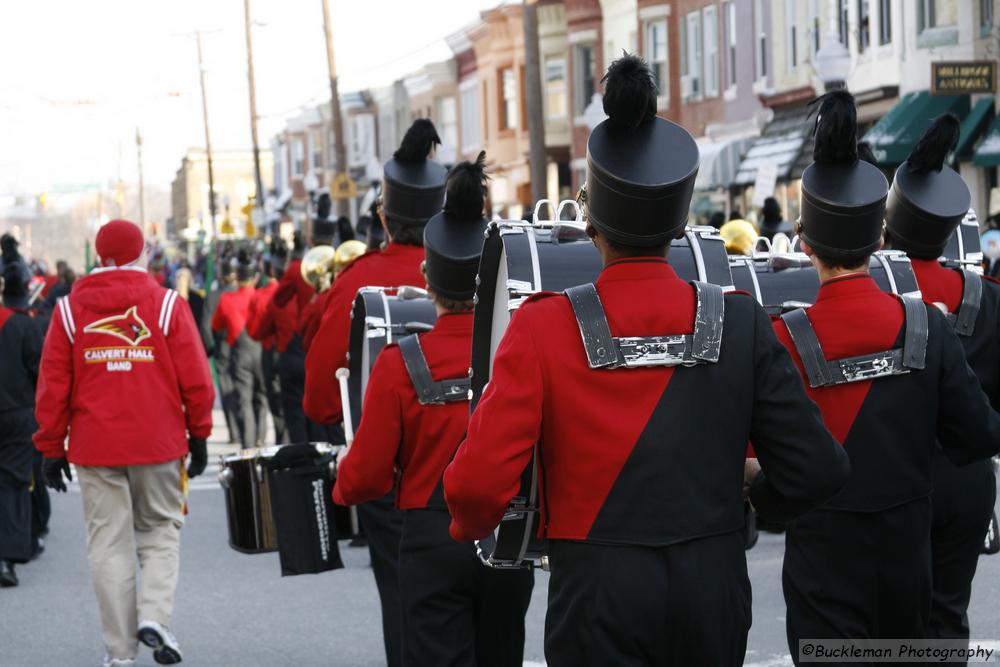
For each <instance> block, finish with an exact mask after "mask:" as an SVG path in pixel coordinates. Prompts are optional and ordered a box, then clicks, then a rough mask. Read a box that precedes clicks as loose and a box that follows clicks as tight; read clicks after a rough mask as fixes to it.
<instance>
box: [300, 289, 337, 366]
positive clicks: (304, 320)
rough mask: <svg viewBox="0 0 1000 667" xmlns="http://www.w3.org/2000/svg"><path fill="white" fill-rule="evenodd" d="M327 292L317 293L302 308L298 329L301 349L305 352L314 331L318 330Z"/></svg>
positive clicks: (310, 342) (310, 343) (313, 336)
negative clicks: (300, 337) (300, 336)
mask: <svg viewBox="0 0 1000 667" xmlns="http://www.w3.org/2000/svg"><path fill="white" fill-rule="evenodd" d="M329 294H330V293H329V292H324V293H322V294H317V295H316V297H315V298H314V299H313V300H312V301H310V302H309V303H308V304H306V307H305V308H304V309H303V310H302V314H301V316H300V318H299V322H298V331H299V333H300V334H301V335H302V349H304V350H305V351H306V352H308V351H309V347H310V346H311V345H312V342H313V339H314V338H316V333H317V332H318V331H319V325H320V323H321V322H322V321H323V311H324V308H325V306H326V301H327V295H329Z"/></svg>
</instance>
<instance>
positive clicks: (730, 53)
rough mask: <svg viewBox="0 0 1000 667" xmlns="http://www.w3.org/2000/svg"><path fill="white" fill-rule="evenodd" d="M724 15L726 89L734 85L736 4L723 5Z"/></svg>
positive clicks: (732, 2) (730, 2)
mask: <svg viewBox="0 0 1000 667" xmlns="http://www.w3.org/2000/svg"><path fill="white" fill-rule="evenodd" d="M723 7H725V10H724V11H725V13H726V87H728V88H732V87H734V86H735V85H736V3H735V2H734V0H728V2H726V3H724V4H723Z"/></svg>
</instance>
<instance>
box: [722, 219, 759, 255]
mask: <svg viewBox="0 0 1000 667" xmlns="http://www.w3.org/2000/svg"><path fill="white" fill-rule="evenodd" d="M719 235H720V236H722V238H723V239H724V240H725V241H726V252H727V253H729V254H730V255H750V254H752V253H753V247H754V243H756V241H757V228H756V227H754V225H753V224H752V223H750V222H747V221H746V220H730V221H729V222H727V223H726V224H724V225H722V228H721V229H720V230H719Z"/></svg>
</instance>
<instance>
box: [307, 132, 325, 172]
mask: <svg viewBox="0 0 1000 667" xmlns="http://www.w3.org/2000/svg"><path fill="white" fill-rule="evenodd" d="M309 148H310V149H311V151H312V160H311V164H312V168H313V169H322V168H323V133H322V132H321V131H320V130H318V129H316V130H313V131H312V132H310V133H309Z"/></svg>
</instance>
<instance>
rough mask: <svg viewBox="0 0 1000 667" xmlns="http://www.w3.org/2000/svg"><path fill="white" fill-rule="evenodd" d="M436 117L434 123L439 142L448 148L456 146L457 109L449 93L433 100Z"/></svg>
mask: <svg viewBox="0 0 1000 667" xmlns="http://www.w3.org/2000/svg"><path fill="white" fill-rule="evenodd" d="M434 106H435V107H437V109H436V117H435V119H434V125H435V126H436V127H437V131H438V135H439V136H440V137H441V143H442V144H444V145H445V146H447V147H448V148H452V149H457V148H458V109H457V108H456V104H455V98H454V97H453V96H451V95H448V96H447V97H439V98H437V99H436V100H434Z"/></svg>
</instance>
